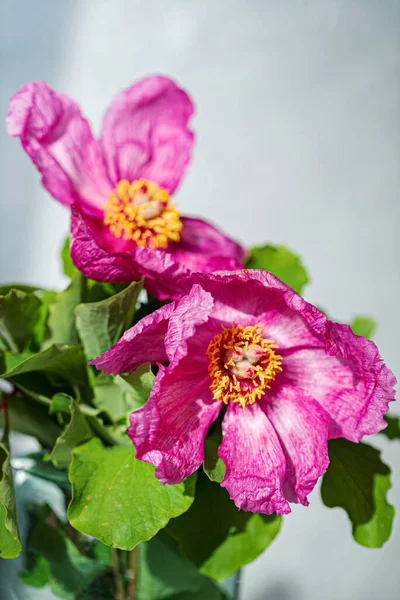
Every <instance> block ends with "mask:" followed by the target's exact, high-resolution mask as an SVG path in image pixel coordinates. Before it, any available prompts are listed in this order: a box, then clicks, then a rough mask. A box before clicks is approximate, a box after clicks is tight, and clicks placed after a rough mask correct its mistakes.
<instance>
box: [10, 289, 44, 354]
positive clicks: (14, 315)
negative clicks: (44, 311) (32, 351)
mask: <svg viewBox="0 0 400 600" xmlns="http://www.w3.org/2000/svg"><path fill="white" fill-rule="evenodd" d="M41 308H42V304H41V301H40V299H39V298H38V297H37V296H35V295H34V294H26V293H25V292H21V291H19V290H11V291H10V292H9V293H8V294H7V295H6V296H0V338H2V339H3V341H4V342H5V344H6V346H7V347H8V348H9V349H10V350H12V351H13V352H18V351H19V352H22V351H23V350H26V349H28V348H29V346H30V345H31V343H32V342H34V341H35V327H36V325H37V322H38V321H39V320H40V316H41Z"/></svg>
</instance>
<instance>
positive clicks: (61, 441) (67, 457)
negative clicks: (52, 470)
mask: <svg viewBox="0 0 400 600" xmlns="http://www.w3.org/2000/svg"><path fill="white" fill-rule="evenodd" d="M65 401H67V402H68V410H69V412H70V415H71V418H70V421H69V423H68V425H67V426H66V428H65V430H64V431H63V433H62V434H61V435H60V437H59V438H57V441H56V443H55V446H54V448H53V450H52V451H51V452H50V454H49V455H48V456H46V460H50V461H51V462H52V463H53V465H54V466H55V467H58V468H60V469H63V468H65V467H66V466H68V465H69V464H70V462H71V459H72V451H73V449H74V448H75V446H78V444H82V443H83V442H86V441H87V440H88V439H90V438H91V437H92V432H91V430H90V427H89V425H88V424H87V423H86V420H85V417H84V416H83V415H82V413H81V411H80V410H79V406H78V404H77V402H76V401H75V400H74V399H73V398H71V396H67V395H66V394H56V395H55V396H54V397H53V399H52V404H51V405H50V413H53V412H55V411H58V410H62V411H65Z"/></svg>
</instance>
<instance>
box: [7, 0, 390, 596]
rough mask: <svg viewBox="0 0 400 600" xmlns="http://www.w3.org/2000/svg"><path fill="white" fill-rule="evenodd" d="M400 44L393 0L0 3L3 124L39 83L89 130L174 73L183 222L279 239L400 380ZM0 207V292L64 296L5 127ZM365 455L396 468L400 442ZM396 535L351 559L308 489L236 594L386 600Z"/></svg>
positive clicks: (20, 156) (58, 218)
mask: <svg viewBox="0 0 400 600" xmlns="http://www.w3.org/2000/svg"><path fill="white" fill-rule="evenodd" d="M399 32H400V3H399V2H398V0H380V1H379V0H346V1H344V0H312V1H301V0H291V1H290V0H286V1H285V2H275V1H273V0H268V1H266V0H264V1H262V0H259V1H245V0H230V1H229V2H225V1H217V0H202V1H201V2H199V1H193V0H181V1H179V0H168V2H165V1H161V0H160V1H154V0H146V2H136V1H128V0H126V1H124V0H112V1H111V0H110V1H104V0H103V1H101V0H97V1H94V0H80V1H79V2H78V1H77V2H73V1H66V0H64V1H62V0H35V1H33V0H25V1H23V0H0V112H1V114H3V115H5V113H6V110H7V101H8V98H9V96H10V95H11V94H12V93H14V92H15V91H16V90H17V89H18V87H19V86H20V85H21V84H22V83H23V82H25V81H30V80H35V79H45V80H47V81H48V82H49V83H50V84H51V85H52V86H53V87H55V88H57V89H58V90H60V91H63V92H65V93H68V94H69V95H71V96H73V97H74V98H76V100H77V101H78V102H79V103H80V104H81V106H82V109H83V111H84V113H85V114H86V116H88V117H89V119H90V120H91V122H92V123H93V125H94V127H95V128H96V130H98V129H99V124H100V122H101V115H102V114H103V112H104V110H105V108H106V107H107V104H108V103H109V101H110V99H111V98H112V96H113V95H114V94H115V93H116V92H117V91H118V90H119V89H120V88H122V87H126V86H128V85H129V84H130V83H132V82H133V81H134V80H136V79H138V78H140V77H141V76H143V75H146V74H149V73H153V72H161V73H166V74H169V75H171V76H173V77H174V78H176V79H177V80H178V81H179V82H180V83H181V85H183V86H184V87H186V88H187V89H188V90H189V91H190V92H191V94H192V96H193V98H194V99H195V101H196V104H197V107H198V112H197V116H196V118H195V121H194V127H195V129H196V131H197V134H198V141H197V145H196V150H195V154H194V160H193V164H192V167H191V169H190V172H189V173H188V175H187V177H186V179H185V182H184V184H183V185H182V187H181V188H180V190H179V193H178V195H177V196H176V200H177V203H178V205H179V207H180V208H181V209H182V211H184V212H185V213H189V214H199V215H206V216H207V218H209V219H211V220H213V221H214V222H216V223H217V224H219V225H220V226H222V227H223V228H224V229H225V230H226V231H227V232H229V233H230V234H231V235H234V236H236V237H237V238H240V239H242V240H243V241H244V242H245V243H247V244H249V245H250V244H254V243H261V242H263V241H265V240H270V241H272V242H274V243H280V242H286V243H288V244H289V245H290V246H291V247H292V248H293V249H295V250H296V251H298V252H299V253H300V254H301V255H302V256H303V257H304V260H305V262H306V264H307V266H308V268H309V271H310V274H311V276H312V283H311V285H310V286H309V287H308V290H307V298H308V299H309V300H311V301H312V302H315V303H318V304H319V305H321V306H324V307H327V308H329V311H330V313H331V314H332V315H333V316H334V317H335V318H336V319H339V320H344V321H346V320H349V319H350V318H351V317H352V316H353V315H354V314H356V313H364V314H372V315H375V317H376V318H377V320H378V321H379V324H380V327H379V331H378V334H377V336H376V340H377V342H378V344H379V346H380V348H381V351H382V354H383V356H384V357H385V359H386V361H387V363H388V364H389V365H390V366H391V367H392V369H393V370H394V371H395V372H397V373H398V374H399V373H400V359H399V355H398V345H399V344H398V335H399V327H398V326H399V308H398V307H399V302H398V297H399V293H400V278H399V267H398V265H399V261H398V257H399V250H400V244H399V236H398V233H397V230H398V226H399V200H398V190H399V174H400V171H399V157H400V147H399V139H400V138H399V126H400V121H399V117H400V102H399V100H400V84H399V81H400V80H399V54H400V52H399V51H400V39H399ZM0 199H1V212H0V280H1V281H6V280H22V281H26V282H35V283H38V284H43V285H47V286H56V287H61V286H62V285H63V283H64V281H63V277H62V275H61V273H60V266H59V262H58V258H57V254H56V250H57V249H58V248H59V246H60V244H61V242H62V240H63V238H64V236H65V234H66V233H67V229H68V214H67V211H66V210H65V209H63V208H62V207H61V206H59V205H57V203H56V202H54V201H53V200H52V199H51V198H50V197H49V196H48V195H47V194H46V192H45V191H44V190H43V189H42V188H41V186H40V183H39V176H38V174H37V172H36V171H35V169H34V167H33V166H32V165H31V164H30V161H29V159H28V158H27V157H26V156H25V154H24V153H23V152H22V150H21V148H20V147H19V144H18V143H17V142H16V141H15V140H11V139H8V138H7V136H6V134H5V133H4V132H3V133H2V134H1V136H0ZM397 412H398V410H397ZM377 443H378V444H379V446H380V447H381V448H382V449H383V450H384V459H385V460H387V461H388V462H389V463H390V464H392V465H393V466H395V467H396V466H397V467H398V463H399V450H400V448H399V444H398V443H393V445H389V443H385V441H384V440H383V439H382V440H378V441H377ZM393 479H394V489H393V491H392V492H391V500H392V501H393V502H394V503H395V504H397V506H399V505H400V475H399V470H397V471H396V472H395V474H394V476H393ZM398 532H399V526H398V521H397V522H396V528H395V531H394V535H393V537H392V539H391V540H390V541H389V542H388V543H387V544H386V546H385V547H384V549H383V550H367V549H365V548H362V547H360V546H357V545H356V544H355V543H354V542H353V541H352V538H351V534H350V526H349V523H348V520H347V517H346V515H345V514H344V513H343V511H341V510H340V509H335V510H329V509H327V508H325V507H324V506H323V505H322V504H321V501H320V499H319V491H318V490H316V491H315V492H314V493H313V494H312V496H311V506H310V507H309V508H308V509H306V508H303V507H295V510H294V511H293V513H292V515H290V516H289V517H288V518H286V519H285V523H284V527H283V531H282V532H281V534H280V536H279V539H278V540H277V541H276V542H275V543H274V544H273V545H272V546H271V548H270V549H269V550H268V551H267V552H266V553H265V554H264V555H263V556H262V557H260V558H259V559H258V560H257V561H256V562H255V563H253V564H252V565H251V566H250V567H248V568H247V569H245V572H244V576H243V585H242V598H243V599H245V600H264V599H266V600H267V599H270V600H303V599H304V600H321V599H322V598H323V599H324V600H333V599H337V598H340V599H341V600H350V599H351V600H357V599H361V598H362V599H364V600H367V599H368V600H369V599H371V600H372V599H375V598H378V597H379V598H383V599H388V600H389V599H390V600H391V599H394V598H397V591H398V583H399V576H398V569H399V567H398V564H399V556H400V539H399V537H400V536H399V535H398ZM396 534H397V535H396Z"/></svg>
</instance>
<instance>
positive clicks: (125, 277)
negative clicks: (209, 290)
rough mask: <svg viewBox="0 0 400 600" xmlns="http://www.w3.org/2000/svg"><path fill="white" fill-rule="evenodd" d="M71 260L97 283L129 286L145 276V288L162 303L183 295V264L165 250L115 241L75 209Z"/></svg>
mask: <svg viewBox="0 0 400 600" xmlns="http://www.w3.org/2000/svg"><path fill="white" fill-rule="evenodd" d="M113 244H114V246H115V248H114V250H112V245H113ZM71 257H72V260H73V262H74V264H75V266H76V267H77V268H78V269H79V270H80V271H82V273H83V274H84V275H85V276H86V277H90V278H91V279H95V280H96V281H110V282H113V283H127V282H129V281H135V280H137V279H140V277H142V276H144V277H145V278H146V279H145V287H146V288H147V289H148V290H149V291H150V293H151V294H152V296H155V297H156V298H159V299H160V300H167V299H170V298H179V297H181V296H182V294H183V291H182V290H181V289H180V287H179V285H178V281H177V280H178V278H179V277H180V276H181V275H183V274H186V273H187V271H186V269H185V268H184V267H183V265H181V264H180V263H178V262H177V261H176V260H174V258H172V257H171V256H170V255H169V254H168V253H167V252H164V251H162V250H149V249H148V248H143V247H138V246H134V245H132V244H131V243H130V242H124V241H123V240H119V239H117V238H115V237H114V236H113V235H112V234H111V233H110V232H109V230H108V228H107V227H105V226H103V224H102V223H101V222H100V221H98V220H91V219H88V218H87V217H85V216H84V215H83V214H81V213H80V212H79V211H78V209H77V208H76V207H73V208H72V210H71Z"/></svg>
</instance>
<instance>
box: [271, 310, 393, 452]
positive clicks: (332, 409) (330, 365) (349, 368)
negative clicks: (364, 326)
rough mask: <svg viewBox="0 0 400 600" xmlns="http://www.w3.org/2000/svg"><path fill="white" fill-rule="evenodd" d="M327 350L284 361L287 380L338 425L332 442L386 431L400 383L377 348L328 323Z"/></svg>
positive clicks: (301, 353) (343, 327) (306, 351)
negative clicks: (321, 408) (390, 405)
mask: <svg viewBox="0 0 400 600" xmlns="http://www.w3.org/2000/svg"><path fill="white" fill-rule="evenodd" d="M326 336H327V344H328V351H329V352H330V353H331V354H327V353H326V352H325V349H324V348H319V349H318V348H310V349H308V348H306V349H299V350H298V351H295V352H293V354H288V355H287V356H286V355H283V373H282V376H283V377H282V378H283V379H284V380H285V381H286V382H288V383H290V385H292V386H296V387H299V388H301V389H303V390H304V391H305V392H306V393H307V394H309V395H310V396H312V397H313V398H315V399H316V400H317V401H318V402H319V403H320V404H321V406H322V407H323V408H324V409H325V410H326V411H327V412H328V413H329V415H330V416H331V418H332V419H333V423H332V424H331V428H330V437H345V438H347V439H348V440H351V441H354V442H358V441H360V440H361V439H362V437H363V436H364V435H371V434H374V433H378V431H381V430H382V429H384V428H385V427H386V421H385V420H384V419H383V416H384V415H385V413H386V412H387V410H388V403H389V402H391V401H392V400H394V398H395V392H394V389H393V387H394V385H395V383H396V378H395V377H394V375H393V373H392V372H391V371H390V370H389V369H388V368H387V367H386V366H385V364H384V363H383V361H382V359H381V357H380V356H379V351H378V348H377V347H376V345H375V344H374V342H372V341H370V340H366V339H365V338H362V337H359V336H356V335H354V333H353V332H352V331H351V328H350V327H349V326H348V325H339V324H338V323H330V322H329V323H328V325H327V333H326Z"/></svg>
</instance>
